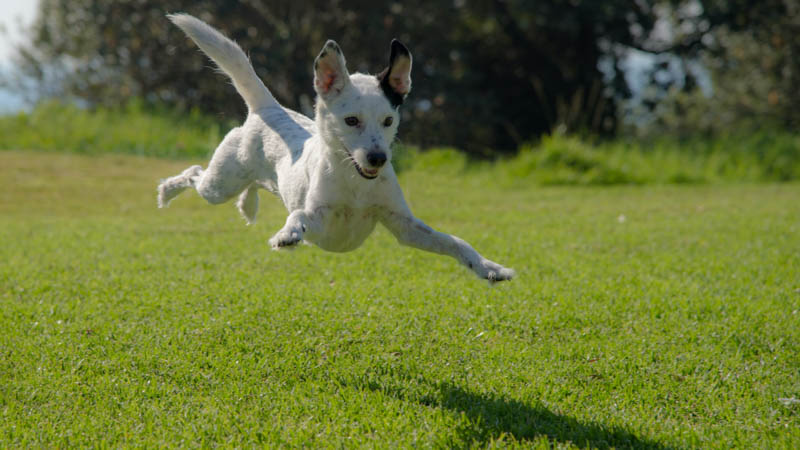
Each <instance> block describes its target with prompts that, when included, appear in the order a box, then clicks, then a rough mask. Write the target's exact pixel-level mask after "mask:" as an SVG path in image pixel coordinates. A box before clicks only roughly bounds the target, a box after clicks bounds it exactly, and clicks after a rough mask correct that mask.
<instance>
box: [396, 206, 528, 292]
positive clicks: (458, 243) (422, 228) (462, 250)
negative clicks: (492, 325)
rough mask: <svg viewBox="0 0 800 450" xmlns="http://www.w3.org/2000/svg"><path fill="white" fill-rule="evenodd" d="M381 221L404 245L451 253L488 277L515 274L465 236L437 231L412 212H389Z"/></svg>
mask: <svg viewBox="0 0 800 450" xmlns="http://www.w3.org/2000/svg"><path fill="white" fill-rule="evenodd" d="M382 223H383V224H384V225H385V226H386V228H388V229H389V231H390V232H391V233H392V234H393V235H394V237H395V238H397V241H398V242H400V243H401V244H403V245H408V246H410V247H415V248H418V249H420V250H425V251H429V252H433V253H439V254H441V255H449V256H452V257H453V258H455V259H456V260H458V261H459V262H460V263H461V264H464V265H465V266H467V267H468V268H470V269H471V270H472V271H473V272H475V274H476V275H478V276H479V277H481V278H483V279H485V280H489V281H491V282H494V281H504V280H510V279H511V278H513V277H514V270H513V269H509V268H506V267H503V266H501V265H500V264H497V263H496V262H493V261H490V260H488V259H486V258H484V257H483V256H481V254H480V253H478V252H477V251H476V250H475V249H474V248H472V246H471V245H469V244H468V243H467V242H466V241H464V240H463V239H461V238H458V237H455V236H452V235H449V234H447V233H441V232H439V231H436V230H434V229H433V228H431V227H429V226H428V225H426V224H425V223H424V222H422V221H421V220H419V219H417V218H416V217H414V216H413V215H411V214H410V213H409V214H402V213H397V212H390V213H388V214H386V215H385V217H383V219H382Z"/></svg>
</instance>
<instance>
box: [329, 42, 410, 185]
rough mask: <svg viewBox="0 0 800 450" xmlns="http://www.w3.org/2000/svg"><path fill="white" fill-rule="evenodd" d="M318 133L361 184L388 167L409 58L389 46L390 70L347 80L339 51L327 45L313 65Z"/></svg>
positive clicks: (407, 79) (406, 83)
mask: <svg viewBox="0 0 800 450" xmlns="http://www.w3.org/2000/svg"><path fill="white" fill-rule="evenodd" d="M314 90H316V91H317V104H316V114H317V119H316V121H317V127H318V129H319V131H320V134H321V135H322V138H323V139H325V141H326V143H327V144H328V145H329V146H330V147H332V148H334V149H337V150H341V151H343V152H345V157H346V158H347V159H348V160H349V161H350V162H352V163H353V166H354V168H355V170H356V171H357V172H358V174H359V175H361V176H362V177H364V178H367V179H372V178H376V177H377V176H378V173H379V172H380V170H381V168H382V167H384V165H385V164H386V163H387V162H388V161H391V159H392V150H391V143H392V141H393V140H394V137H395V135H396V134H397V125H398V123H399V122H400V114H399V112H398V107H399V106H400V104H402V103H403V100H404V99H405V97H406V95H408V92H409V91H410V90H411V53H409V51H408V49H407V48H406V47H405V46H404V45H403V44H401V43H400V41H397V40H393V41H392V45H391V53H390V56H389V66H388V67H386V69H384V70H383V71H382V72H381V73H380V74H378V75H365V74H361V73H356V74H353V75H350V74H349V73H348V72H347V67H346V65H345V59H344V54H343V53H342V50H341V49H340V48H339V45H338V44H336V42H334V41H328V42H327V43H326V44H325V47H323V49H322V51H321V52H320V53H319V56H317V59H316V60H315V61H314Z"/></svg>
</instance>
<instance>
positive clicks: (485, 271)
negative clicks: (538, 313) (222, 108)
mask: <svg viewBox="0 0 800 450" xmlns="http://www.w3.org/2000/svg"><path fill="white" fill-rule="evenodd" d="M167 17H168V18H169V19H170V20H171V21H172V22H173V23H174V24H175V25H177V26H178V27H179V28H180V29H181V30H183V31H184V32H185V33H186V34H187V35H188V36H189V37H190V38H191V39H192V40H193V41H194V42H195V43H196V44H197V45H198V46H199V47H200V49H201V50H203V52H204V53H205V54H206V55H208V56H209V57H210V58H211V59H212V60H213V61H214V62H215V63H216V64H217V65H218V66H219V68H220V69H222V71H224V72H225V73H226V74H227V75H228V76H229V77H230V78H231V79H232V80H233V85H234V87H235V88H236V90H237V91H238V92H239V94H240V95H241V96H242V97H243V98H244V101H245V103H246V104H247V108H248V115H247V119H246V120H245V122H244V124H243V125H242V126H240V127H238V128H234V129H233V130H231V131H230V132H229V133H228V134H227V135H226V136H225V138H223V140H222V142H221V143H220V144H219V146H218V147H217V149H216V150H215V151H214V154H213V156H212V158H211V161H210V162H209V164H208V167H207V168H206V169H203V168H202V167H201V166H192V167H189V168H188V169H186V170H184V171H183V172H182V173H181V174H179V175H176V176H173V177H170V178H167V179H165V180H162V182H161V184H160V185H159V186H158V206H159V207H160V208H164V207H166V206H167V205H169V202H170V201H171V200H172V199H173V198H175V197H176V196H177V195H178V194H180V193H181V192H182V191H183V190H185V189H187V188H194V189H195V190H196V191H197V192H198V193H199V194H200V196H201V197H203V198H204V199H205V200H206V201H208V202H209V203H211V204H219V203H223V202H226V201H228V200H230V199H232V198H233V197H235V196H237V195H238V201H237V202H236V206H237V207H238V209H239V211H240V212H241V214H242V216H243V217H244V218H245V220H246V221H247V222H248V224H251V223H253V222H254V221H255V219H256V212H257V211H258V193H257V191H258V189H265V190H267V191H270V192H272V193H273V194H275V195H277V196H278V197H280V199H281V200H282V201H283V203H284V205H285V206H286V208H287V209H288V210H289V216H288V218H287V219H286V224H285V225H284V226H283V228H281V229H280V231H278V232H277V233H276V234H275V235H274V236H273V237H272V238H271V239H270V240H269V244H270V245H271V246H272V248H273V249H283V248H288V247H292V246H295V245H297V244H298V243H299V242H301V241H303V240H305V241H309V242H311V243H313V244H315V245H317V246H318V247H320V248H322V249H324V250H327V251H332V252H347V251H351V250H354V249H356V248H358V247H359V246H360V245H361V244H362V243H363V242H364V240H365V239H366V238H367V236H369V235H370V234H371V233H372V231H373V229H374V228H375V224H376V223H377V222H380V223H381V224H383V225H384V226H385V227H386V228H387V229H388V230H389V231H390V232H391V233H392V234H393V235H394V236H395V238H396V239H397V240H398V241H399V242H400V243H401V244H403V245H408V246H411V247H416V248H418V249H422V250H426V251H429V252H434V253H439V254H443V255H449V256H451V257H453V258H455V259H456V260H458V261H459V262H460V263H461V264H463V265H465V266H467V267H468V268H469V269H471V270H472V271H473V272H475V274H476V275H478V276H479V277H481V278H483V279H486V280H489V281H490V282H497V281H504V280H510V279H511V278H512V277H513V276H514V271H513V270H512V269H509V268H506V267H503V266H501V265H500V264H497V263H495V262H492V261H490V260H488V259H486V258H484V257H483V256H481V255H480V254H479V253H478V252H477V251H475V249H473V248H472V246H470V245H469V244H468V243H467V242H465V241H464V240H462V239H459V238H457V237H455V236H451V235H449V234H445V233H441V232H439V231H436V230H434V229H432V228H431V227H429V226H428V225H426V224H425V223H423V222H422V221H421V220H419V219H417V218H416V217H414V215H413V214H412V213H411V210H410V209H409V207H408V205H407V204H406V201H405V198H404V197H403V192H402V190H401V189H400V185H399V184H398V181H397V176H396V175H395V172H394V169H393V167H392V163H391V160H392V148H391V143H392V142H393V141H394V138H395V135H396V133H397V125H398V123H399V121H400V114H399V107H400V105H401V104H402V103H403V101H404V100H405V98H406V96H407V95H408V93H409V91H410V90H411V65H412V57H411V53H410V52H409V51H408V49H407V48H406V47H405V46H404V45H403V44H402V43H400V42H399V41H398V40H392V42H391V46H390V55H389V65H388V67H386V69H384V70H383V71H382V72H380V73H379V74H378V75H367V74H362V73H354V74H352V75H351V74H349V73H348V71H347V67H346V64H345V57H344V54H343V52H342V50H341V48H340V47H339V45H338V44H337V43H336V42H334V41H332V40H329V41H327V42H326V43H325V46H324V47H323V48H322V50H321V51H320V53H319V55H318V56H317V58H316V60H315V61H314V66H313V67H314V90H315V91H316V94H317V98H316V104H315V118H314V120H311V119H310V118H309V117H307V116H305V115H303V114H300V113H298V112H295V111H292V110H291V109H288V108H284V107H283V106H281V105H280V104H279V103H278V101H277V100H276V99H275V98H274V97H273V96H272V94H271V93H270V92H269V90H268V89H267V88H266V87H265V86H264V84H263V83H262V81H261V80H260V79H259V78H258V76H256V73H255V70H254V69H253V66H252V64H251V63H250V60H249V59H248V58H247V56H246V55H245V54H244V52H243V51H242V50H241V48H239V46H238V45H237V44H236V43H235V42H233V41H231V40H230V39H228V38H226V37H225V36H223V35H222V34H221V33H220V32H219V31H217V30H216V29H214V28H212V27H211V26H210V25H208V24H206V23H205V22H203V21H201V20H199V19H197V18H195V17H193V16H191V15H188V14H171V15H168V16H167Z"/></svg>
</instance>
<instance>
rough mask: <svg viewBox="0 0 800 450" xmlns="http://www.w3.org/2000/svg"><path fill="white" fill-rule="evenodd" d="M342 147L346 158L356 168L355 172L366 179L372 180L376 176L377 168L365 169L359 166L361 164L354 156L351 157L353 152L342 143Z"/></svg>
mask: <svg viewBox="0 0 800 450" xmlns="http://www.w3.org/2000/svg"><path fill="white" fill-rule="evenodd" d="M342 148H344V151H345V152H346V153H347V159H349V160H350V162H351V163H353V166H354V167H355V168H356V172H358V174H359V175H361V176H362V177H364V178H366V179H368V180H374V179H375V178H378V169H366V168H364V167H361V164H359V163H358V161H356V158H355V157H353V154H352V153H350V150H349V149H348V148H347V147H345V146H344V144H342Z"/></svg>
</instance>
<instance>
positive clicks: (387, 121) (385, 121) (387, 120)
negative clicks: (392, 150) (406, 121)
mask: <svg viewBox="0 0 800 450" xmlns="http://www.w3.org/2000/svg"><path fill="white" fill-rule="evenodd" d="M392 122H394V117H392V116H389V117H387V118H385V119H383V126H385V127H389V126H392Z"/></svg>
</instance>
